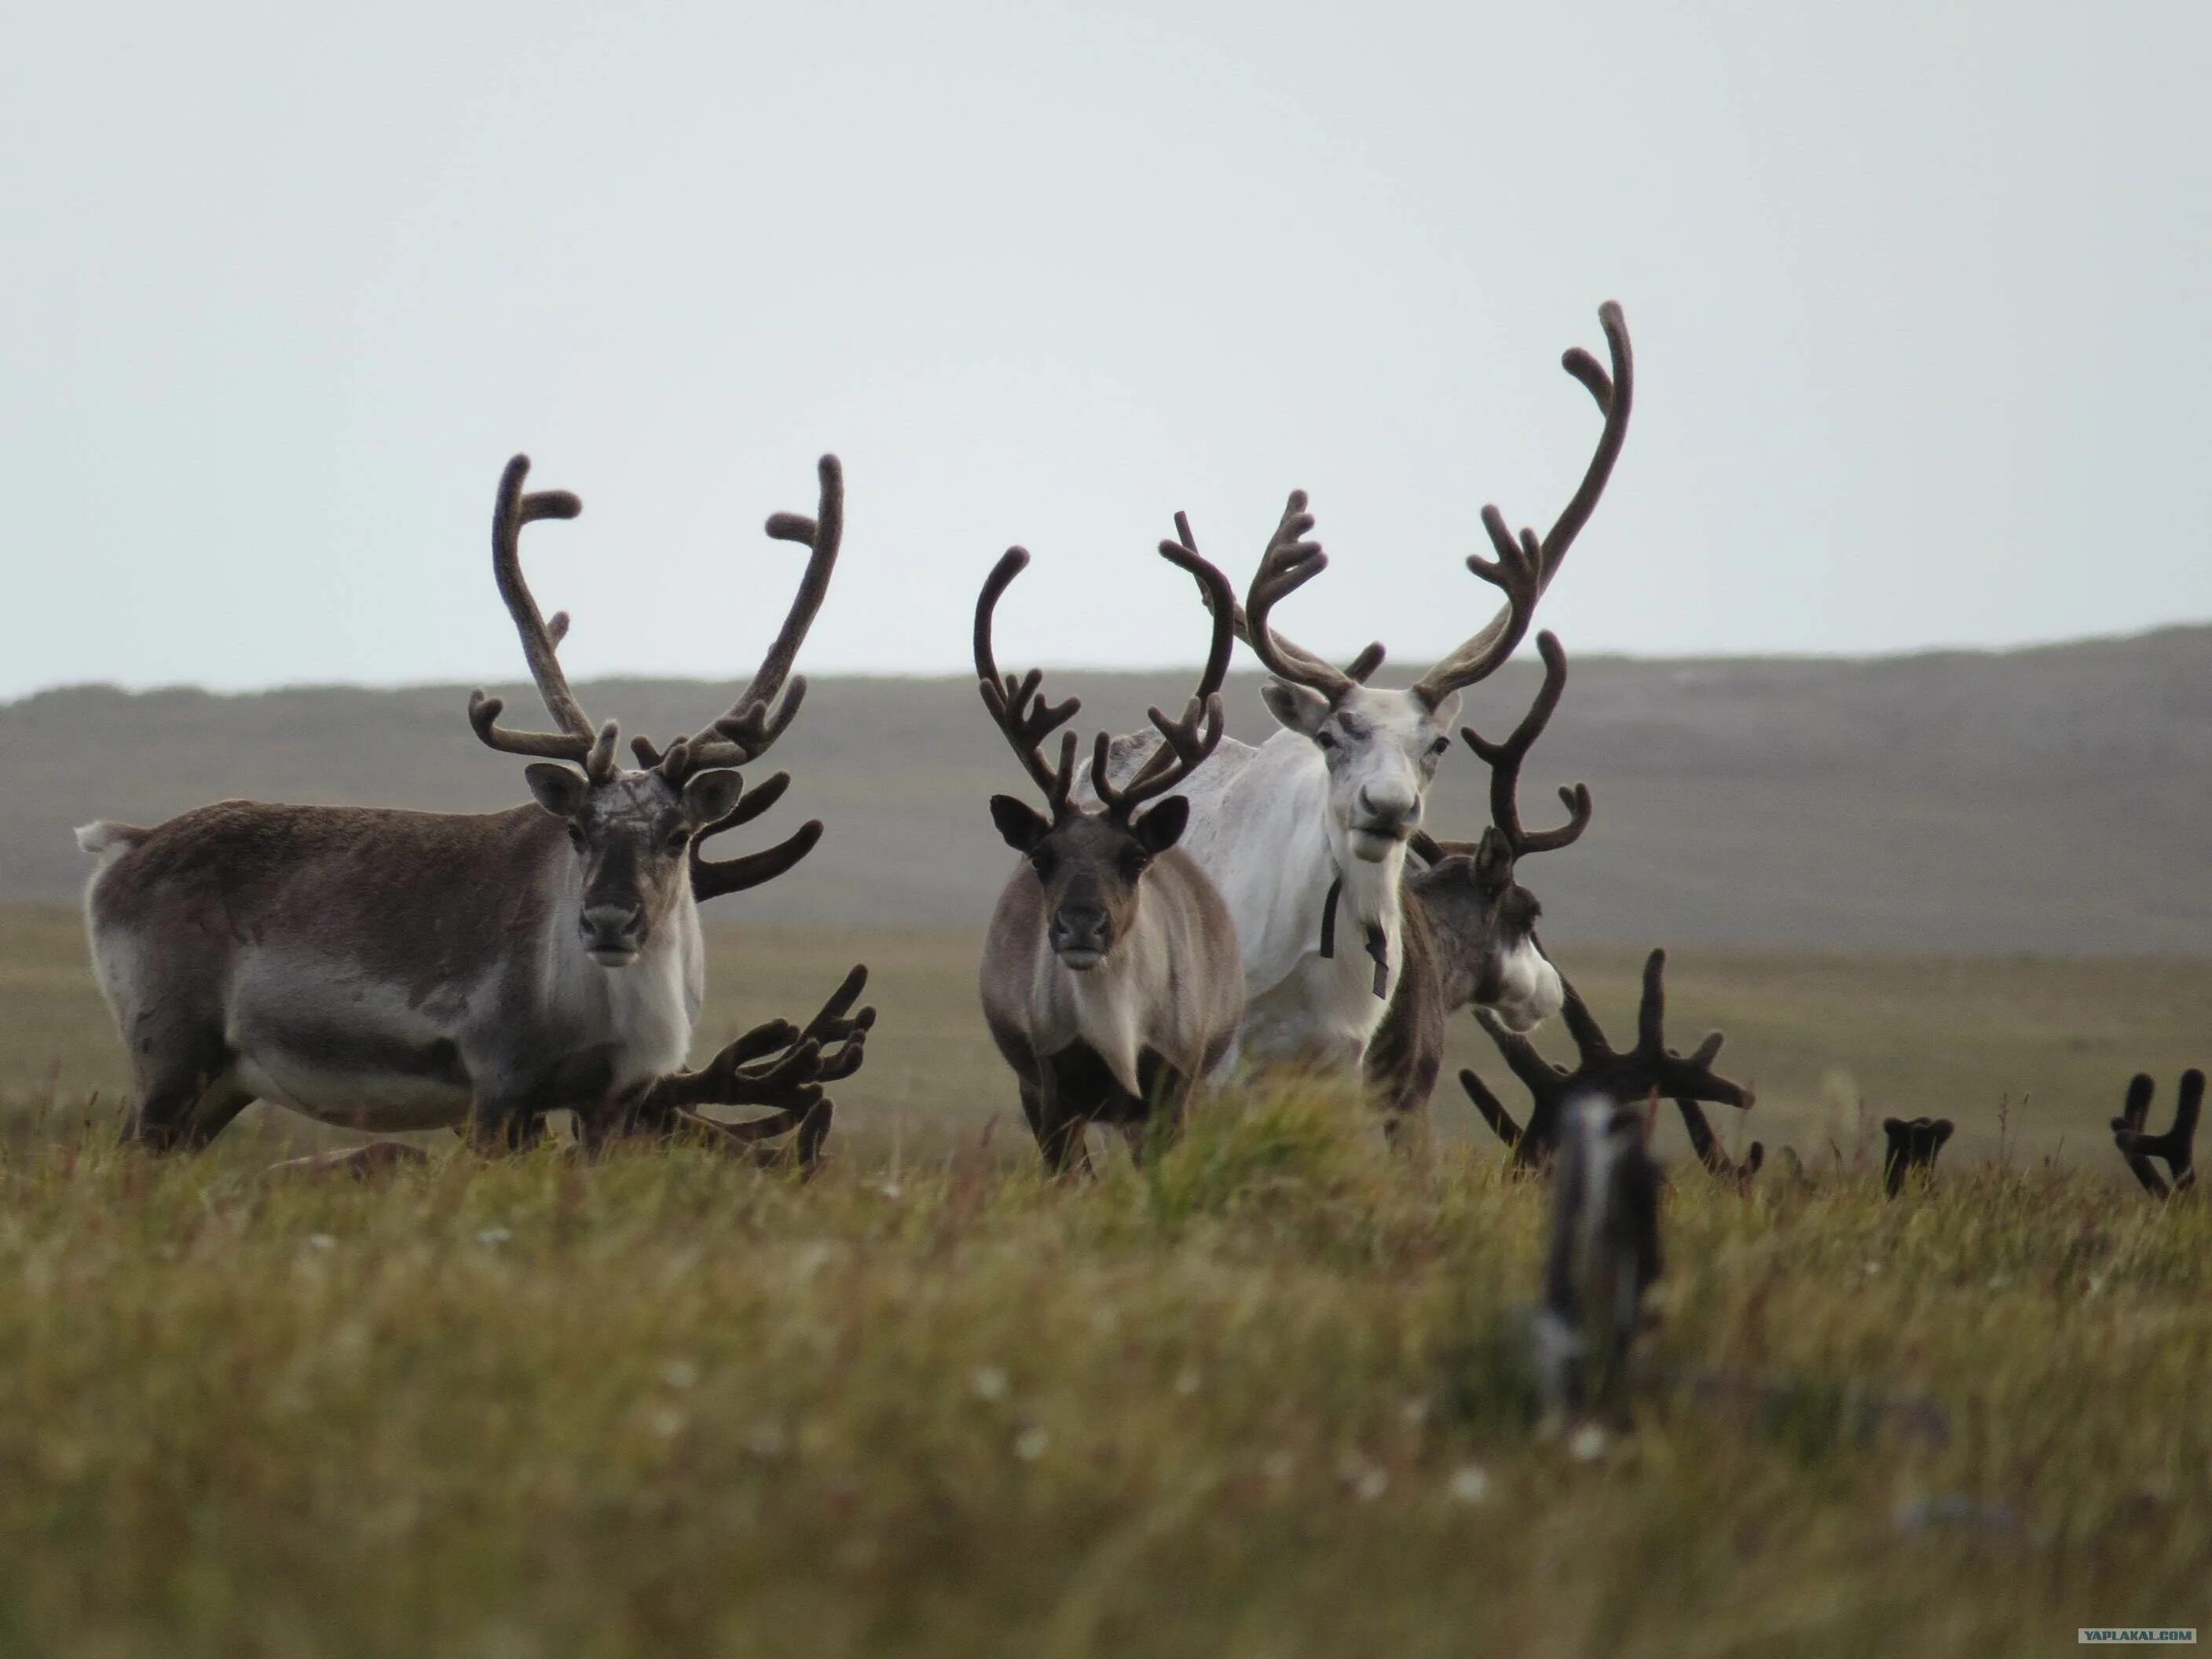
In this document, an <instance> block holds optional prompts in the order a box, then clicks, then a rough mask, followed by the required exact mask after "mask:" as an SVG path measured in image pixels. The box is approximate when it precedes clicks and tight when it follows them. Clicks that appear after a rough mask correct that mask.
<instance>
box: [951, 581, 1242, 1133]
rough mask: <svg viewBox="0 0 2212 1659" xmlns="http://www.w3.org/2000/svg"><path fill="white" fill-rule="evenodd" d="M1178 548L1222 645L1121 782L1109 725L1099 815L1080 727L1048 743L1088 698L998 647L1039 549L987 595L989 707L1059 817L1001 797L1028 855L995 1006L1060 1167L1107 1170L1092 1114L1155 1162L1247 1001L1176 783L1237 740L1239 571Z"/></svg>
mask: <svg viewBox="0 0 2212 1659" xmlns="http://www.w3.org/2000/svg"><path fill="white" fill-rule="evenodd" d="M1160 553H1161V556H1163V557H1164V558H1166V559H1168V560H1170V561H1171V562H1174V563H1176V564H1177V565H1179V566H1181V567H1182V568H1183V569H1185V570H1188V571H1189V572H1190V573H1191V574H1193V575H1194V576H1195V577H1197V579H1198V580H1199V582H1200V586H1201V587H1202V588H1203V589H1204V590H1205V591H1206V592H1207V593H1209V594H1210V595H1211V596H1212V600H1213V604H1212V611H1213V638H1212V648H1211V649H1210V650H1209V652H1208V653H1207V656H1206V668H1205V671H1204V672H1203V673H1202V674H1201V675H1200V679H1199V684H1198V690H1197V693H1196V695H1195V696H1193V697H1192V698H1191V700H1190V703H1189V706H1188V708H1187V709H1186V710H1185V711H1184V714H1183V716H1182V719H1181V720H1170V719H1169V718H1168V717H1167V716H1166V715H1165V714H1162V713H1161V712H1160V711H1159V710H1158V709H1157V708H1155V709H1152V710H1151V711H1150V712H1151V714H1152V724H1153V726H1154V727H1155V728H1156V729H1157V730H1158V732H1159V734H1160V737H1161V738H1162V740H1163V746H1162V748H1161V749H1160V750H1159V751H1158V754H1157V756H1156V757H1154V759H1153V760H1152V763H1150V764H1148V765H1147V766H1146V767H1145V768H1144V769H1142V770H1141V771H1140V772H1139V773H1138V774H1137V775H1135V776H1134V777H1133V778H1132V779H1130V780H1129V781H1127V783H1126V784H1125V785H1123V786H1122V787H1115V785H1114V784H1112V783H1111V782H1110V781H1109V780H1108V778H1107V775H1106V774H1107V738H1106V735H1105V733H1103V732H1101V733H1099V734H1098V738H1097V742H1096V744H1094V745H1093V748H1092V752H1091V785H1092V788H1093V790H1094V792H1095V794H1096V798H1097V801H1098V803H1099V804H1098V805H1097V807H1095V808H1092V807H1086V806H1085V805H1079V804H1078V803H1077V802H1076V801H1075V800H1074V799H1073V787H1074V781H1075V780H1074V774H1075V757H1076V739H1075V734H1074V733H1073V732H1066V733H1063V734H1062V736H1061V738H1060V762H1059V764H1058V765H1057V766H1056V767H1055V766H1052V765H1048V763H1046V761H1045V758H1044V753H1043V750H1042V744H1043V742H1044V740H1045V738H1048V736H1050V735H1051V733H1052V732H1054V731H1056V730H1058V729H1059V728H1060V726H1064V725H1066V723H1067V722H1068V721H1069V720H1072V719H1073V718H1074V716H1075V714H1076V712H1077V710H1078V709H1079V708H1080V707H1081V706H1082V705H1081V704H1080V702H1078V700H1077V699H1075V698H1073V697H1071V698H1069V699H1068V700H1067V701H1066V702H1063V703H1059V704H1053V703H1048V702H1046V701H1045V697H1044V692H1043V689H1042V682H1043V676H1042V673H1041V672H1040V671H1038V670H1036V669H1031V670H1030V671H1029V672H1028V673H1027V674H1026V675H1024V676H1023V677H1022V678H1019V679H1017V678H1014V677H1013V676H1012V675H1002V674H1000V671H999V665H998V661H997V659H996V658H995V656H994V654H993V652H992V648H991V623H992V616H993V612H994V611H995V609H996V608H997V605H998V602H999V596H1000V594H1002V593H1003V592H1006V587H1007V586H1008V585H1009V584H1010V583H1011V582H1012V580H1013V579H1014V578H1015V577H1016V576H1018V575H1019V574H1021V572H1022V569H1023V568H1024V566H1026V565H1027V564H1028V563H1029V555H1028V553H1027V552H1025V551H1024V550H1022V549H1021V548H1018V547H1016V548H1010V549H1009V550H1007V552H1006V556H1005V557H1004V558H1002V559H1000V561H999V563H998V566H997V568H995V569H994V570H993V571H992V573H991V574H990V578H989V580H987V581H986V582H985V583H984V584H983V590H982V592H981V595H980V596H979V597H978V598H977V599H976V601H975V673H976V677H977V679H978V680H979V682H980V684H981V691H982V694H983V702H984V705H985V706H986V707H987V708H989V710H990V711H991V718H992V719H993V720H994V721H995V722H996V723H997V725H998V726H999V729H1000V731H1001V732H1003V733H1005V735H1006V741H1007V742H1008V743H1009V744H1012V746H1013V750H1014V753H1015V755H1016V756H1017V757H1019V759H1020V760H1021V763H1022V765H1023V768H1024V769H1025V770H1026V771H1027V772H1028V773H1029V775H1030V778H1031V779H1032V780H1034V781H1036V785H1037V787H1039V788H1040V789H1042V791H1043V792H1044V797H1045V809H1046V810H1045V811H1043V812H1042V813H1040V812H1038V811H1036V809H1035V808H1033V807H1031V806H1030V805H1027V804H1026V803H1024V802H1023V801H1019V800H1017V799H1014V798H1013V797H1012V796H1011V795H994V796H993V797H992V798H991V817H992V818H993V820H994V822H995V823H997V825H998V827H999V833H1000V835H1001V836H1004V837H1005V838H1006V844H1007V845H1008V846H1010V847H1012V848H1013V849H1014V850H1015V851H1016V852H1018V853H1019V854H1021V855H1022V864H1021V866H1020V867H1019V868H1018V869H1017V870H1016V871H1015V872H1014V873H1013V874H1012V876H1011V877H1009V878H1007V881H1006V890H1005V891H1004V892H1003V893H1001V894H1000V898H999V903H998V908H997V910H996V912H995V913H994V915H993V916H992V918H991V929H990V933H989V934H988V936H987V939H985V941H984V945H983V962H982V968H981V974H980V986H981V992H982V999H983V1015H984V1018H985V1019H986V1021H987V1023H988V1024H989V1025H990V1028H991V1036H992V1037H993V1039H994V1041H995V1042H997V1043H998V1045H999V1052H1000V1054H1003V1055H1004V1056H1005V1057H1006V1063H1007V1064H1008V1065H1009V1066H1012V1067H1013V1069H1014V1074H1015V1076H1016V1077H1017V1078H1018V1079H1019V1080H1020V1085H1021V1095H1022V1110H1023V1112H1024V1115H1026V1116H1027V1117H1028V1119H1029V1123H1030V1130H1031V1132H1032V1133H1034V1134H1035V1135H1036V1140H1037V1147H1038V1150H1039V1151H1040V1152H1042V1154H1043V1157H1044V1161H1045V1166H1046V1168H1047V1169H1048V1170H1053V1171H1054V1172H1055V1173H1058V1172H1061V1171H1065V1170H1070V1169H1077V1170H1088V1169H1089V1167H1090V1158H1089V1154H1088V1153H1087V1152H1086V1151H1085V1147H1084V1145H1083V1137H1084V1131H1085V1127H1086V1126H1087V1125H1089V1124H1090V1123H1091V1122H1094V1121H1096V1122H1101V1123H1107V1124H1116V1125H1119V1126H1121V1127H1122V1129H1123V1130H1124V1132H1125V1133H1127V1137H1128V1140H1129V1146H1130V1149H1131V1151H1132V1152H1136V1153H1138V1154H1139V1156H1141V1154H1142V1151H1143V1141H1144V1138H1145V1136H1146V1133H1147V1130H1148V1126H1149V1125H1150V1123H1151V1121H1152V1113H1153V1112H1154V1110H1155V1109H1157V1110H1158V1111H1159V1112H1160V1113H1161V1114H1163V1115H1164V1119H1165V1123H1166V1126H1167V1127H1169V1128H1170V1130H1171V1129H1172V1128H1173V1127H1174V1126H1175V1125H1176V1124H1177V1123H1179V1122H1180V1121H1181V1119H1182V1112H1183V1109H1184V1106H1185V1104H1186V1103H1187V1102H1188V1099H1189V1097H1190V1094H1191V1091H1192V1090H1193V1089H1194V1088H1195V1087H1196V1085H1197V1084H1198V1082H1199V1080H1200V1079H1201V1078H1203V1077H1204V1076H1205V1075H1206V1073H1207V1072H1209V1071H1211V1070H1212V1068H1213V1067H1214V1066H1216V1065H1217V1064H1218V1062H1219V1060H1220V1059H1221V1056H1222V1054H1224V1053H1225V1051H1226V1050H1227V1048H1228V1047H1229V1044H1230V1042H1231V1041H1232V1040H1233V1039H1234V1037H1235V1036H1236V1034H1237V1020H1238V1019H1239V1018H1241V1017H1242V1015H1243V1011H1244V994H1243V976H1242V975H1241V974H1240V973H1239V971H1238V969H1237V931H1236V927H1235V925H1234V923H1232V922H1231V920H1230V916H1229V911H1228V908H1227V907H1226V906H1225V905H1224V904H1223V903H1222V902H1221V898H1220V896H1219V895H1218V894H1217V893H1216V892H1215V891H1214V890H1213V885H1212V883H1211V882H1209V881H1208V880H1207V879H1206V876H1205V874H1204V873H1203V872H1201V871H1200V869H1199V867H1198V866H1197V865H1196V864H1195V863H1194V861H1193V860H1191V859H1190V857H1189V856H1188V854H1185V853H1184V852H1183V851H1182V849H1181V848H1178V847H1177V846H1176V841H1177V840H1178V839H1179V838H1180V837H1181V836H1182V831H1183V824H1184V823H1185V821H1186V820H1187V819H1188V816H1189V811H1190V809H1189V805H1188V802H1186V801H1185V800H1184V799H1182V797H1181V796H1179V795H1176V794H1173V793H1170V792H1171V791H1172V790H1174V789H1175V788H1176V787H1177V786H1179V785H1180V784H1181V783H1182V781H1184V780H1185V779H1186V778H1188V776H1189V775H1190V774H1191V772H1192V771H1193V769H1195V768H1196V767H1197V766H1198V765H1199V764H1200V763H1201V762H1203V761H1204V760H1205V758H1206V756H1208V755H1209V754H1211V753H1212V751H1213V749H1214V746H1215V745H1216V744H1218V743H1219V742H1220V741H1221V730H1222V709H1221V682H1222V680H1223V678H1224V677H1225V675H1226V674H1227V672H1228V670H1229V653H1230V631H1229V630H1230V613H1231V592H1230V588H1229V583H1228V580H1227V579H1226V578H1225V577H1224V576H1223V575H1222V574H1221V573H1220V572H1219V571H1218V570H1216V569H1215V568H1213V567H1212V565H1210V564H1208V563H1206V561H1204V560H1203V559H1201V558H1200V557H1199V556H1197V554H1196V553H1195V552H1194V551H1192V550H1189V549H1188V548H1187V547H1184V546H1182V545H1181V544H1177V543H1175V542H1163V543H1161V544H1160ZM1146 803H1152V805H1149V806H1148V807H1147V808H1146V811H1143V812H1141V813H1140V812H1139V810H1138V809H1139V807H1143V806H1146Z"/></svg>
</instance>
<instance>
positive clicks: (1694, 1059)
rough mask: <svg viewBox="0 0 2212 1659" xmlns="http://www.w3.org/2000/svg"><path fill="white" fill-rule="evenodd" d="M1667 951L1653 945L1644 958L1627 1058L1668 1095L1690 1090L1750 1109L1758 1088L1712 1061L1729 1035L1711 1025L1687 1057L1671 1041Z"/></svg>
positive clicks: (1689, 1093)
mask: <svg viewBox="0 0 2212 1659" xmlns="http://www.w3.org/2000/svg"><path fill="white" fill-rule="evenodd" d="M1666 1024H1667V953H1666V952H1665V951H1653V952H1652V953H1651V954H1650V956H1649V957H1646V958H1645V959H1644V994H1643V996H1642V998H1641V999H1640V1000H1639V1001H1638V1004H1637V1010H1636V1027H1637V1030H1636V1047H1635V1048H1634V1049H1633V1050H1632V1052H1631V1053H1630V1054H1629V1055H1628V1058H1629V1060H1631V1061H1632V1062H1633V1063H1635V1064H1636V1065H1637V1066H1638V1067H1640V1068H1641V1072H1642V1074H1644V1075H1645V1076H1648V1077H1649V1079H1650V1086H1654V1087H1656V1088H1658V1089H1660V1090H1661V1091H1663V1092H1664V1093H1667V1094H1669V1095H1687V1096H1690V1097H1692V1098H1694V1099H1698V1100H1706V1101H1711V1102H1712V1103H1714V1104H1716V1105H1719V1106H1734V1107H1735V1108H1736V1109H1739V1110H1741V1111H1749V1110H1750V1109H1752V1108H1753V1106H1754V1105H1756V1104H1757V1103H1758V1102H1759V1095H1758V1091H1756V1090H1753V1089H1752V1088H1751V1087H1750V1086H1748V1085H1745V1084H1740V1083H1731V1082H1729V1080H1728V1079H1726V1078H1723V1077H1720V1076H1717V1075H1716V1074H1715V1073H1714V1071H1713V1061H1714V1060H1717V1059H1718V1058H1719V1057H1720V1052H1721V1045H1722V1044H1723V1042H1726V1041H1727V1039H1726V1038H1725V1037H1724V1036H1723V1035H1722V1034H1721V1033H1720V1032H1718V1031H1709V1032H1707V1033H1706V1034H1705V1041H1704V1042H1700V1043H1699V1045H1698V1047H1697V1048H1696V1051H1695V1052H1693V1053H1692V1054H1690V1055H1689V1056H1688V1057H1687V1058H1685V1057H1684V1056H1682V1055H1680V1054H1676V1053H1675V1052H1674V1050H1673V1049H1671V1048H1668V1046H1667V1037H1666Z"/></svg>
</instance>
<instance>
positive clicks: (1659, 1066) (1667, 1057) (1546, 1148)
mask: <svg viewBox="0 0 2212 1659" xmlns="http://www.w3.org/2000/svg"><path fill="white" fill-rule="evenodd" d="M1666 975H1667V953H1666V952H1665V951H1653V952H1652V953H1651V954H1650V957H1648V958H1647V959H1646V960H1645V962H1644V994H1643V998H1642V1000H1641V1001H1640V1002H1639V1003H1638V1006H1637V1013H1636V1046H1635V1047H1634V1048H1630V1049H1629V1050H1627V1051H1626V1053H1620V1052H1616V1051H1615V1050H1614V1048H1613V1045H1612V1044H1610V1043H1609V1042H1607V1041H1606V1037H1605V1033H1604V1032H1603V1031H1601V1030H1599V1029H1598V1024H1597V1021H1596V1020H1595V1018H1593V1017H1592V1016H1591V1014H1590V1011H1589V1005H1588V1004H1586V1003H1584V1002H1583V1000H1582V995H1581V994H1580V993H1579V992H1577V990H1576V989H1575V987H1573V986H1572V985H1569V986H1567V987H1566V1001H1565V1006H1563V1007H1562V1008H1561V1010H1560V1013H1561V1017H1562V1018H1564V1019H1565V1022H1566V1027H1567V1032H1568V1035H1570V1036H1572V1037H1573V1038H1574V1040H1575V1048H1576V1050H1577V1054H1578V1056H1579V1063H1578V1064H1577V1066H1576V1067H1575V1069H1574V1070H1573V1071H1571V1072H1570V1071H1568V1070H1566V1069H1565V1067H1563V1066H1554V1065H1553V1064H1552V1062H1551V1061H1550V1060H1546V1059H1545V1058H1544V1057H1543V1055H1541V1054H1539V1053H1537V1052H1536V1048H1535V1045H1534V1043H1532V1042H1529V1041H1528V1038H1527V1037H1525V1036H1522V1035H1520V1033H1518V1032H1516V1031H1509V1030H1506V1029H1505V1028H1504V1026H1503V1025H1500V1024H1498V1021H1497V1020H1496V1019H1495V1018H1493V1017H1492V1016H1491V1015H1489V1014H1486V1013H1483V1012H1477V1013H1476V1015H1475V1018H1476V1019H1477V1020H1479V1021H1480V1024H1481V1025H1482V1029H1483V1030H1485V1031H1486V1032H1488V1033H1489V1034H1490V1040H1491V1041H1492V1042H1494V1043H1496V1044H1497V1045H1498V1053H1499V1054H1502V1055H1503V1056H1504V1060H1505V1064H1506V1066H1508V1067H1509V1068H1510V1070H1511V1071H1512V1073H1513V1074H1514V1075H1515V1076H1516V1077H1517V1078H1519V1079H1521V1081H1522V1085H1525V1086H1526V1087H1527V1089H1528V1094H1529V1097H1530V1099H1531V1101H1532V1102H1533V1103H1534V1105H1533V1109H1531V1110H1530V1112H1529V1114H1528V1126H1527V1127H1526V1128H1525V1129H1524V1128H1523V1127H1522V1126H1521V1125H1520V1124H1518V1123H1516V1122H1515V1121H1514V1120H1513V1117H1512V1115H1511V1114H1510V1113H1509V1112H1508V1111H1507V1110H1506V1109H1505V1108H1504V1104H1503V1103H1501V1102H1500V1101H1499V1100H1498V1097H1497V1096H1496V1095H1494V1094H1492V1093H1491V1092H1490V1091H1489V1089H1488V1088H1487V1087H1486V1085H1484V1083H1483V1081H1482V1079H1480V1078H1479V1077H1477V1076H1476V1075H1475V1074H1474V1073H1473V1072H1466V1071H1463V1072H1462V1073H1460V1074H1459V1081H1460V1086H1461V1087H1462V1088H1463V1089H1465V1090H1466V1091H1467V1094H1468V1099H1470V1100H1472V1101H1473V1102H1474V1107H1475V1109H1476V1110H1477V1111H1478V1112H1480V1113H1481V1114H1482V1117H1483V1121H1485V1122H1486V1123H1487V1124H1489V1125H1490V1127H1491V1129H1492V1133H1495V1134H1496V1135H1497V1136H1498V1139H1500V1140H1502V1141H1504V1143H1505V1145H1506V1147H1507V1148H1508V1150H1510V1152H1511V1153H1512V1154H1513V1164H1514V1167H1516V1169H1528V1168H1533V1167H1539V1166H1541V1165H1543V1164H1547V1163H1548V1162H1549V1161H1550V1159H1551V1157H1552V1153H1553V1151H1554V1150H1555V1149H1556V1147H1557V1146H1558V1145H1559V1133H1560V1123H1561V1121H1562V1119H1563V1117H1564V1115H1565V1111H1566V1109H1567V1108H1568V1107H1569V1106H1571V1105H1572V1104H1573V1103H1576V1102H1577V1101H1579V1100H1583V1099H1587V1098H1591V1097H1595V1098H1596V1099H1598V1100H1601V1101H1603V1102H1606V1103H1610V1104H1612V1105H1615V1106H1625V1105H1629V1104H1632V1103H1638V1102H1641V1101H1643V1100H1644V1099H1645V1098H1646V1097H1649V1096H1650V1094H1651V1093H1652V1092H1653V1091H1655V1090H1656V1091H1657V1092H1659V1093H1660V1094H1662V1095H1667V1096H1670V1097H1674V1098H1676V1099H1688V1100H1705V1101H1711V1102H1713V1103H1716V1104H1718V1105H1723V1106H1734V1107H1736V1108H1738V1109H1741V1110H1745V1111H1748V1110H1750V1109H1751V1107H1752V1105H1753V1102H1754V1100H1755V1099H1756V1097H1755V1096H1754V1095H1753V1092H1752V1091H1751V1090H1749V1089H1747V1088H1746V1087H1744V1086H1743V1085H1741V1084H1736V1083H1731V1082H1729V1080H1728V1079H1726V1078H1724V1077H1720V1076H1717V1075H1716V1074H1715V1073H1714V1071H1713V1060H1714V1059H1715V1058H1716V1057H1717V1055H1718V1054H1720V1051H1721V1043H1722V1041H1723V1039H1722V1036H1721V1034H1720V1033H1719V1032H1718V1031H1715V1032H1712V1033H1711V1035H1710V1036H1707V1037H1706V1038H1705V1041H1704V1042H1701V1043H1699V1045H1698V1050H1697V1052H1696V1053H1695V1054H1691V1055H1689V1056H1688V1057H1686V1058H1685V1057H1684V1056H1683V1055H1680V1054H1676V1053H1675V1052H1674V1050H1673V1049H1671V1048H1668V1046H1667V1036H1666V1024H1667V980H1666Z"/></svg>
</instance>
